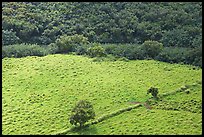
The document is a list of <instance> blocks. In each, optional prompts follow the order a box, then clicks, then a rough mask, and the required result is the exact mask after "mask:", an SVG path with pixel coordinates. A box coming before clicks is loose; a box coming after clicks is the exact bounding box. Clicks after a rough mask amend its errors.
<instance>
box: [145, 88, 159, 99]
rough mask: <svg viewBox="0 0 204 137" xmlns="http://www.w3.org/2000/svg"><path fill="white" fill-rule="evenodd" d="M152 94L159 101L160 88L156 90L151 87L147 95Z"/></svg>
mask: <svg viewBox="0 0 204 137" xmlns="http://www.w3.org/2000/svg"><path fill="white" fill-rule="evenodd" d="M149 93H151V94H152V96H153V97H154V98H155V99H158V96H157V94H158V88H154V87H150V88H149V89H148V90H147V94H149Z"/></svg>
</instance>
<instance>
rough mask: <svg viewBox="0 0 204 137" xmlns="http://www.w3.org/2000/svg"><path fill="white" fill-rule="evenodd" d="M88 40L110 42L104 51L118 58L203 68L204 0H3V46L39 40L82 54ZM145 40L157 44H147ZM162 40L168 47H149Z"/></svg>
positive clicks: (61, 50) (57, 49)
mask: <svg viewBox="0 0 204 137" xmlns="http://www.w3.org/2000/svg"><path fill="white" fill-rule="evenodd" d="M87 38H88V39H87ZM88 40H89V42H92V43H94V42H99V43H101V44H102V43H103V44H105V45H107V46H103V45H102V47H103V48H104V49H105V53H106V54H112V55H114V56H116V57H125V58H127V59H130V60H134V59H151V58H153V59H157V60H160V61H165V62H172V63H180V62H183V63H187V64H192V65H196V66H200V67H202V52H201V50H200V49H201V48H200V47H202V3H201V2H185V3H183V2H181V3H174V2H166V3H163V2H134V3H127V2H114V3H110V2H101V3H90V2H83V3H78V2H55V3H53V2H46V3H44V2H4V3H2V44H3V45H10V44H16V43H21V42H22V43H29V44H36V43H37V44H38V45H49V46H48V47H47V48H46V49H47V50H48V53H51V54H54V53H68V52H76V54H78V55H83V54H90V53H88V48H89V46H87V45H86V44H87V41H88ZM147 41H152V43H153V41H154V44H147V45H149V47H148V46H147V47H146V46H144V45H145V43H147ZM51 43H53V44H55V45H53V44H51ZM110 43H115V44H110ZM50 44H51V45H50ZM141 44H142V45H141ZM162 44H163V46H164V50H161V49H162V48H159V47H160V46H158V47H155V46H151V45H162ZM85 45H86V46H85ZM161 47H162V46H161ZM166 47H170V48H166ZM178 47H180V48H178ZM174 48H175V49H174ZM183 48H188V49H189V50H191V49H193V50H192V52H189V50H183ZM176 50H178V51H176ZM2 53H3V54H4V55H5V51H2ZM91 54H92V53H91ZM91 56H95V55H91Z"/></svg>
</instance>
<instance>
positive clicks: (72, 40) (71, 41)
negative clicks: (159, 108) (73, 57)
mask: <svg viewBox="0 0 204 137" xmlns="http://www.w3.org/2000/svg"><path fill="white" fill-rule="evenodd" d="M87 43H88V39H87V38H86V37H84V36H83V35H78V34H75V35H73V36H67V35H63V36H60V38H58V39H57V40H56V41H55V45H56V46H57V47H58V52H59V53H68V52H73V51H75V49H76V47H79V46H83V45H84V44H87Z"/></svg>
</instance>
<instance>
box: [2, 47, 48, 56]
mask: <svg viewBox="0 0 204 137" xmlns="http://www.w3.org/2000/svg"><path fill="white" fill-rule="evenodd" d="M48 52H49V51H47V50H46V49H45V48H43V47H41V46H39V45H36V44H16V45H9V46H3V47H2V58H4V57H16V58H20V57H26V56H45V55H47V54H48Z"/></svg>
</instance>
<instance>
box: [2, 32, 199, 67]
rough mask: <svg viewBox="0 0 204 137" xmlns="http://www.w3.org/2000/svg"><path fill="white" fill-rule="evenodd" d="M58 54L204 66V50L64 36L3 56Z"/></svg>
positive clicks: (17, 47) (10, 49)
mask: <svg viewBox="0 0 204 137" xmlns="http://www.w3.org/2000/svg"><path fill="white" fill-rule="evenodd" d="M57 53H74V54H77V55H88V56H90V57H96V59H95V61H107V60H108V61H116V60H118V59H119V60H124V61H127V60H138V59H140V60H142V59H155V60H159V61H164V62H169V63H184V64H191V65H195V66H199V67H202V49H200V47H198V48H184V47H164V46H163V44H162V43H160V42H158V41H151V40H148V41H145V42H144V43H143V44H100V43H90V42H89V41H88V39H87V38H86V37H84V36H83V35H78V34H75V35H73V36H67V35H63V36H61V37H59V38H58V39H57V40H56V41H55V42H54V43H51V44H49V45H47V46H42V45H41V46H40V45H37V44H25V43H23V44H15V45H9V46H4V47H3V48H2V57H3V58H4V57H17V58H18V57H26V56H45V55H48V54H57Z"/></svg>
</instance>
